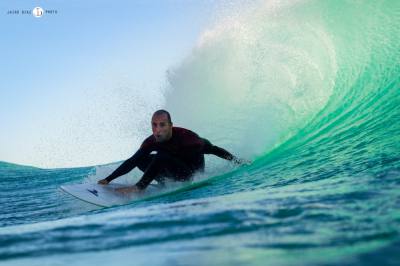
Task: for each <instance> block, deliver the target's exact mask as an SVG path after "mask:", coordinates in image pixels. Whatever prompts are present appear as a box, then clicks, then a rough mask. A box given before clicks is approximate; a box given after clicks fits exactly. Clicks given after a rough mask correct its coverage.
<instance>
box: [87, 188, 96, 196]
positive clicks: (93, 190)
mask: <svg viewBox="0 0 400 266" xmlns="http://www.w3.org/2000/svg"><path fill="white" fill-rule="evenodd" d="M87 191H89V192H90V193H92V194H93V195H95V196H96V197H98V196H99V192H97V190H95V189H92V190H90V189H87Z"/></svg>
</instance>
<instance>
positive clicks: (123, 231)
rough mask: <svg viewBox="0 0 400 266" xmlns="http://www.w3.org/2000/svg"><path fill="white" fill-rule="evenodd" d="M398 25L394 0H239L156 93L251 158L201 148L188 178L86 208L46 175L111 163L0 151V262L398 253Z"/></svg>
mask: <svg viewBox="0 0 400 266" xmlns="http://www.w3.org/2000/svg"><path fill="white" fill-rule="evenodd" d="M246 4H248V5H249V6H248V7H247V6H246ZM399 26H400V1H396V0H393V1H383V0H382V1H353V0H352V1H336V0H335V1H333V0H332V1H328V0H327V1H290V2H285V1H272V2H271V1H267V2H266V3H264V4H257V5H255V4H254V5H253V4H252V3H249V2H244V3H243V9H242V12H239V13H237V14H231V15H230V16H227V17H226V18H225V19H222V20H221V21H220V23H219V24H218V23H217V24H216V25H215V27H214V28H211V29H209V30H206V31H205V32H204V34H203V35H202V36H200V39H199V43H198V44H197V46H196V47H194V48H193V53H192V54H191V55H190V56H189V57H188V58H186V59H185V60H184V61H183V62H182V64H181V65H179V66H176V67H175V68H174V69H171V70H170V71H169V76H168V82H169V90H168V94H166V95H165V97H166V99H165V100H166V101H165V103H166V108H167V109H169V110H171V111H172V113H173V114H177V117H179V115H180V114H181V121H183V122H185V121H186V123H183V122H182V124H180V125H179V126H183V127H187V128H194V129H196V130H198V131H199V132H200V133H201V135H202V136H204V137H207V138H208V137H209V138H210V139H211V140H212V141H213V143H214V144H216V145H221V146H223V147H227V148H228V149H230V150H233V151H234V152H235V153H236V154H238V155H240V156H243V157H245V158H247V159H251V160H252V161H253V163H252V164H251V165H248V166H242V167H237V168H235V167H234V166H232V165H230V164H226V163H221V162H220V159H218V158H216V157H213V156H207V171H206V174H204V175H203V176H201V177H198V178H201V179H204V178H207V180H208V181H207V182H203V183H202V185H201V186H196V187H186V188H185V187H183V188H181V189H179V190H177V191H175V192H171V193H168V194H166V195H162V196H159V197H153V198H151V199H149V200H140V201H136V202H133V203H131V204H128V205H124V206H115V207H111V208H99V207H96V206H94V205H90V204H87V203H84V202H81V201H79V200H76V199H75V198H73V197H71V196H69V195H67V194H65V193H63V192H62V191H60V190H59V187H60V185H63V184H73V183H82V182H95V181H96V180H98V179H99V178H103V177H104V175H105V174H106V173H108V172H110V171H112V170H113V169H115V167H116V166H117V165H118V163H111V162H110V165H105V166H102V165H99V166H91V167H80V168H65V169H60V168H58V169H41V168H36V167H31V166H22V165H17V164H13V163H8V162H0V188H1V189H0V265H41V266H42V265H98V266H99V265H111V264H112V265H400V134H399V133H400V27H399ZM182 99H184V101H182ZM188 108H189V109H190V112H188V111H186V112H185V110H187V109H188ZM184 114H186V118H185V117H184ZM185 119H186V120H185ZM137 177H138V173H134V174H132V175H131V176H128V177H121V178H120V179H119V181H120V182H126V183H133V182H134V179H135V178H137Z"/></svg>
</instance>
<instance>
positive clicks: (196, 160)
mask: <svg viewBox="0 0 400 266" xmlns="http://www.w3.org/2000/svg"><path fill="white" fill-rule="evenodd" d="M204 154H214V155H216V156H218V157H221V158H224V159H226V160H233V159H235V157H234V156H233V155H232V154H230V153H229V152H228V151H226V150H224V149H222V148H220V147H217V146H214V145H212V144H211V143H210V141H208V140H206V139H203V138H200V137H199V136H198V135H197V134H196V133H194V132H193V131H190V130H188V129H185V128H180V127H173V128H172V137H171V138H170V139H169V140H168V141H165V142H156V139H155V137H154V136H153V135H151V136H149V137H148V138H147V139H145V141H143V143H142V145H141V146H140V148H139V150H138V151H137V152H136V153H135V154H134V155H133V156H132V157H131V158H129V159H128V160H126V161H125V162H124V163H122V164H121V166H120V167H118V168H117V169H116V170H115V171H114V172H113V173H112V174H111V175H109V176H108V177H107V178H106V180H107V181H108V182H111V181H112V180H114V179H115V178H117V177H119V176H121V175H124V174H126V173H128V172H129V171H131V170H132V169H133V168H135V167H138V168H139V169H140V170H142V171H143V172H144V174H143V176H142V178H141V179H140V180H139V182H137V183H136V186H137V187H138V188H139V189H145V188H146V187H147V186H148V185H149V184H150V183H151V181H153V180H154V179H155V180H157V181H158V182H160V183H163V181H164V179H163V178H171V179H173V180H177V181H186V180H190V179H191V177H192V176H193V174H194V173H195V172H196V171H203V170H204Z"/></svg>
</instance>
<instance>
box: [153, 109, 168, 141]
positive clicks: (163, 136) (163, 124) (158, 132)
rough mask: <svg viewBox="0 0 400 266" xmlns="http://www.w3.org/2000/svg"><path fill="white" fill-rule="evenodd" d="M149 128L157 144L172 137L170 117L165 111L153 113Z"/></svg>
mask: <svg viewBox="0 0 400 266" xmlns="http://www.w3.org/2000/svg"><path fill="white" fill-rule="evenodd" d="M151 128H152V130H153V136H154V137H155V138H156V141H157V142H164V141H167V140H169V139H170V138H171V137H172V121H171V115H170V114H169V113H168V112H167V111H165V110H158V111H156V112H154V114H153V117H152V118H151Z"/></svg>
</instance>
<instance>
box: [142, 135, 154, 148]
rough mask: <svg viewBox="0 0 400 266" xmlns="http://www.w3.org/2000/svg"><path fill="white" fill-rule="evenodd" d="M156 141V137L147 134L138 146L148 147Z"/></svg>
mask: <svg viewBox="0 0 400 266" xmlns="http://www.w3.org/2000/svg"><path fill="white" fill-rule="evenodd" d="M155 143H156V139H155V138H154V136H153V135H150V136H148V137H147V138H146V139H145V140H144V141H143V142H142V145H141V146H140V148H142V149H143V148H149V147H151V146H152V145H154V144H155Z"/></svg>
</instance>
